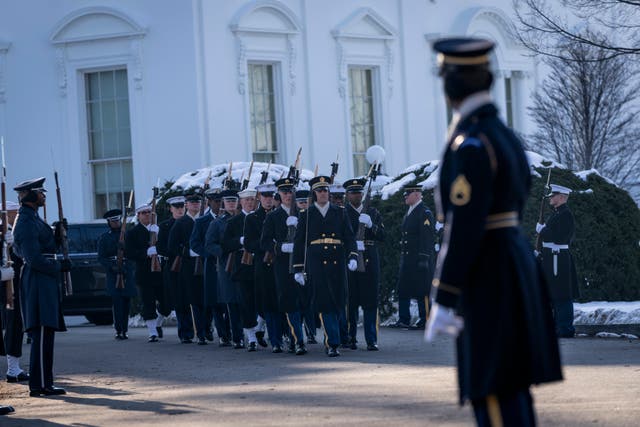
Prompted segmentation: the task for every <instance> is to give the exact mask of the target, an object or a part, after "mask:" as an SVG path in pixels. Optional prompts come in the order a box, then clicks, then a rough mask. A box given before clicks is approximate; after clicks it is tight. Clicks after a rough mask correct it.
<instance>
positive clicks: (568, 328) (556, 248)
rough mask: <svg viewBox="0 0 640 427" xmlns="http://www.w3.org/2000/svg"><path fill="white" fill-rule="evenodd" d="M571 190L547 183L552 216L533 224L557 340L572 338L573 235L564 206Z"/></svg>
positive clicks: (575, 286) (573, 292) (566, 207)
mask: <svg viewBox="0 0 640 427" xmlns="http://www.w3.org/2000/svg"><path fill="white" fill-rule="evenodd" d="M570 193H571V189H569V188H567V187H563V186H562V185H556V184H551V193H550V194H548V195H547V197H549V204H550V205H551V206H552V207H553V213H552V214H551V216H550V217H549V219H548V220H547V222H546V223H545V224H537V225H536V232H537V233H538V234H540V238H541V239H542V267H543V269H544V273H545V277H546V279H547V283H548V284H549V290H550V293H551V302H552V303H553V317H554V320H555V323H556V333H557V334H558V336H559V337H561V338H573V337H574V335H575V333H576V330H575V328H574V327H573V299H574V296H575V295H577V290H578V281H577V277H576V271H575V265H574V263H573V258H572V256H571V252H570V251H569V245H570V244H571V242H572V240H573V236H574V233H575V223H574V220H573V214H572V213H571V210H570V209H569V206H568V205H567V200H568V199H569V194H570Z"/></svg>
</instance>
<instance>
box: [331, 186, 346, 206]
mask: <svg viewBox="0 0 640 427" xmlns="http://www.w3.org/2000/svg"><path fill="white" fill-rule="evenodd" d="M329 201H330V202H331V204H332V205H336V206H340V207H344V187H343V186H342V184H331V185H330V186H329Z"/></svg>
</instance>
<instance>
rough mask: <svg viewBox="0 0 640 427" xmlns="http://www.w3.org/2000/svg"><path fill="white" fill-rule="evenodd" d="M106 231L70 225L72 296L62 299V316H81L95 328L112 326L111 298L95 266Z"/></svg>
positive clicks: (103, 276) (102, 226)
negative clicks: (100, 240)
mask: <svg viewBox="0 0 640 427" xmlns="http://www.w3.org/2000/svg"><path fill="white" fill-rule="evenodd" d="M105 231H107V225H106V224H105V223H104V222H100V223H83V224H69V229H68V230H67V237H68V239H69V257H70V258H71V261H72V262H73V269H72V270H71V282H72V284H73V295H71V296H65V297H63V299H62V312H63V314H65V315H82V316H84V317H86V318H87V320H88V321H89V322H91V323H95V324H96V325H110V324H111V323H113V316H112V313H111V297H109V295H107V292H106V283H105V279H106V273H105V271H104V268H103V267H102V265H100V263H99V262H98V239H99V238H100V235H101V234H102V233H104V232H105Z"/></svg>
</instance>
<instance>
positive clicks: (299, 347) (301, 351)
mask: <svg viewBox="0 0 640 427" xmlns="http://www.w3.org/2000/svg"><path fill="white" fill-rule="evenodd" d="M303 354H307V348H306V347H305V346H304V345H303V344H300V345H297V346H296V356H302V355H303Z"/></svg>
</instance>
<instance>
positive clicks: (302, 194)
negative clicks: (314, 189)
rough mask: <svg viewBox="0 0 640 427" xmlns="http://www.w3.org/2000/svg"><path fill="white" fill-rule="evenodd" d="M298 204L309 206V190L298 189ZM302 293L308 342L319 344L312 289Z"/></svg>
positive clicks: (303, 206) (304, 208)
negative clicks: (312, 303) (312, 302)
mask: <svg viewBox="0 0 640 427" xmlns="http://www.w3.org/2000/svg"><path fill="white" fill-rule="evenodd" d="M296 206H297V207H298V212H303V211H305V210H306V209H308V208H309V190H296ZM300 293H301V300H300V302H301V304H302V306H301V310H302V323H303V325H304V327H305V328H304V329H305V332H306V334H307V343H308V344H317V343H318V341H316V329H317V323H316V313H315V311H314V310H313V307H312V306H311V290H310V289H309V288H308V287H307V288H305V287H303V288H302V289H301V290H300ZM345 323H346V321H345Z"/></svg>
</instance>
